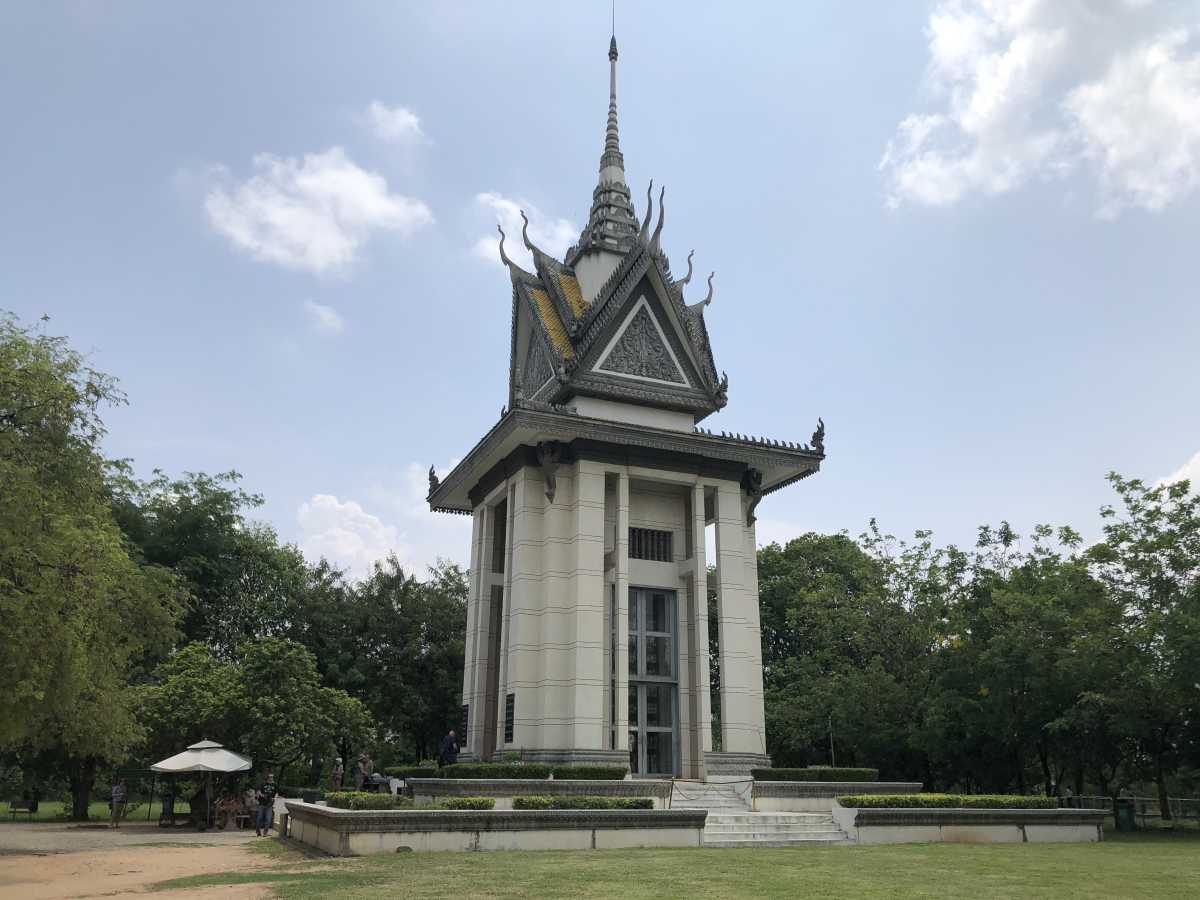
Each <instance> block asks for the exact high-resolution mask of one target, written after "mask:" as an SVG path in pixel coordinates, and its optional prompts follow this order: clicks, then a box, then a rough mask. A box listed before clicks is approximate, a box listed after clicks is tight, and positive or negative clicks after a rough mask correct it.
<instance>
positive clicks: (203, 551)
mask: <svg viewBox="0 0 1200 900" xmlns="http://www.w3.org/2000/svg"><path fill="white" fill-rule="evenodd" d="M240 481H241V476H240V475H238V473H237V472H225V473H222V474H219V475H215V476H214V475H205V474H203V473H194V472H188V473H186V474H185V475H184V476H183V477H182V478H174V479H172V478H168V477H167V476H166V475H164V474H163V473H161V472H158V471H156V472H155V477H154V478H153V479H151V480H150V481H149V482H139V481H137V480H136V479H133V478H131V477H128V475H125V476H124V477H121V478H119V479H113V482H112V493H113V504H114V507H115V510H116V515H117V520H118V521H119V522H120V524H121V527H122V529H123V530H124V531H125V533H126V534H127V535H128V536H129V539H130V540H131V541H132V542H133V543H134V544H135V545H136V546H137V548H138V550H139V551H140V554H141V557H142V559H144V560H145V561H146V562H148V563H152V564H156V565H160V566H165V567H167V568H169V569H171V570H172V571H174V572H176V573H177V574H178V575H179V576H180V577H181V578H182V579H183V580H184V581H185V582H186V584H187V585H188V588H189V589H190V592H191V594H192V602H191V603H190V604H189V605H188V609H187V613H186V615H185V616H184V619H183V622H182V626H181V627H182V631H183V637H184V639H185V640H187V641H193V640H195V641H204V642H205V643H207V644H208V645H209V646H211V647H213V648H214V649H215V650H216V651H217V652H218V653H219V654H220V655H222V656H225V657H227V658H228V657H230V656H231V655H232V654H233V653H234V651H235V649H236V648H237V647H238V645H240V644H241V643H242V642H243V641H246V640H250V639H255V638H261V637H268V636H281V635H283V634H284V633H285V632H286V631H287V630H288V628H289V627H290V622H291V620H292V618H293V616H294V614H295V609H296V603H297V602H298V598H299V597H300V595H301V594H302V593H303V591H304V590H305V587H306V583H307V580H308V572H307V566H306V564H305V561H304V557H303V555H302V554H301V553H300V551H299V550H298V549H297V548H296V547H294V546H291V545H281V544H280V543H279V538H278V536H277V535H276V533H275V531H274V529H272V528H270V527H269V526H266V525H262V524H258V523H253V522H249V521H247V519H246V515H245V514H246V512H248V511H249V510H252V509H255V508H257V507H258V506H261V505H262V502H263V500H262V497H260V496H259V495H257V494H250V493H247V492H246V491H244V490H242V489H241V488H240V487H239V486H238V485H239V482H240Z"/></svg>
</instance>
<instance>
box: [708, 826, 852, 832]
mask: <svg viewBox="0 0 1200 900" xmlns="http://www.w3.org/2000/svg"><path fill="white" fill-rule="evenodd" d="M840 830H841V829H840V828H838V826H835V824H833V823H829V824H820V823H814V824H773V823H767V824H718V826H714V824H712V823H709V824H707V826H704V834H814V833H817V832H840Z"/></svg>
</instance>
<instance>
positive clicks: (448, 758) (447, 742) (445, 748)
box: [438, 728, 458, 766]
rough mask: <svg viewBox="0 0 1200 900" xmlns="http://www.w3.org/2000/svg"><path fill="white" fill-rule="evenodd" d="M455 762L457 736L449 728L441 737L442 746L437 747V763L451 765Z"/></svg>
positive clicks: (456, 756)
mask: <svg viewBox="0 0 1200 900" xmlns="http://www.w3.org/2000/svg"><path fill="white" fill-rule="evenodd" d="M456 762H458V736H457V735H455V733H454V729H453V728H451V729H450V733H449V734H447V735H446V736H445V737H444V738H442V746H441V747H440V748H438V765H441V766H452V765H454V764H455V763H456Z"/></svg>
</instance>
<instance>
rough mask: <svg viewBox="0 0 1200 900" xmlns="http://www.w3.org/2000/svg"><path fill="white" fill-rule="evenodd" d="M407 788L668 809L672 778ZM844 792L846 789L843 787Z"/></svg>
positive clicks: (423, 795) (457, 781) (427, 794)
mask: <svg viewBox="0 0 1200 900" xmlns="http://www.w3.org/2000/svg"><path fill="white" fill-rule="evenodd" d="M405 784H406V787H405V792H406V793H407V794H408V795H409V796H411V797H412V798H413V799H414V800H416V801H417V802H418V803H421V802H430V801H434V800H443V799H445V798H446V797H494V798H495V799H496V809H498V810H509V809H512V800H513V797H529V796H533V795H543V796H550V797H650V798H652V799H653V800H654V808H655V809H665V808H666V806H667V801H668V799H669V798H670V796H671V782H669V781H661V780H654V781H651V780H649V779H647V780H645V781H643V780H640V779H627V780H623V781H587V780H575V779H563V780H561V781H560V780H558V779H557V778H554V779H549V778H548V779H539V780H536V781H533V780H529V779H524V778H409V779H408V780H407V781H406V782H405ZM843 793H845V792H844V791H843Z"/></svg>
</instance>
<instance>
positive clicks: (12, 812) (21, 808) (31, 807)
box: [8, 800, 37, 819]
mask: <svg viewBox="0 0 1200 900" xmlns="http://www.w3.org/2000/svg"><path fill="white" fill-rule="evenodd" d="M35 812H37V802H36V801H34V800H10V801H9V803H8V813H9V816H10V817H11V818H13V819H16V817H17V813H25V815H27V816H29V817H30V818H31V819H32V818H33V814H34V813H35Z"/></svg>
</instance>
